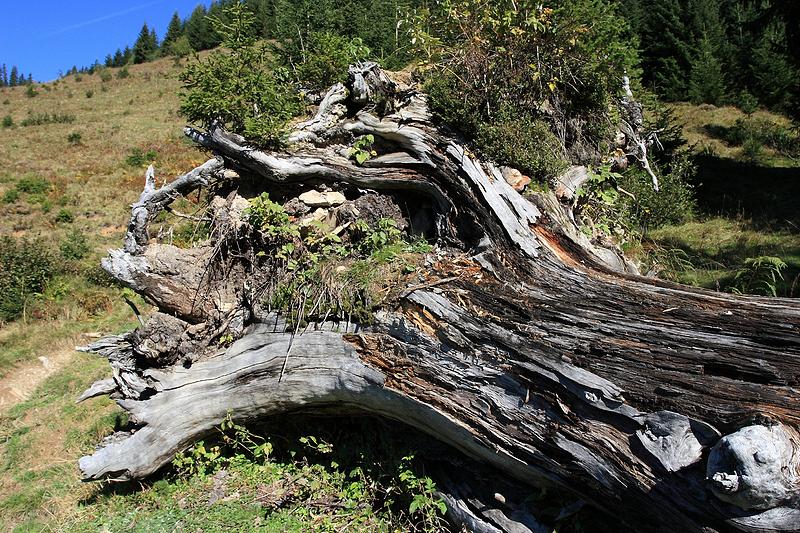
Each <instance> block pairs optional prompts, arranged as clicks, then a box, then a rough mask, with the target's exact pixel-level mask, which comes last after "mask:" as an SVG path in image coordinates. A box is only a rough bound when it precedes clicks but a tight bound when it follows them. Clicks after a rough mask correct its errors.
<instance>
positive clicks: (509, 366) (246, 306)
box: [80, 64, 800, 531]
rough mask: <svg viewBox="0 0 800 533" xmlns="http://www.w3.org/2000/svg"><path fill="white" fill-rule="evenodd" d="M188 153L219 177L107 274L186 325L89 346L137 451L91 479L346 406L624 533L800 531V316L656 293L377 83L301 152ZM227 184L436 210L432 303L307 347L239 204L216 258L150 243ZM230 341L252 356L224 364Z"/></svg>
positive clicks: (165, 196) (124, 439) (358, 77)
mask: <svg viewBox="0 0 800 533" xmlns="http://www.w3.org/2000/svg"><path fill="white" fill-rule="evenodd" d="M186 133H187V135H188V136H189V137H190V138H192V139H194V140H195V141H196V142H198V143H199V144H200V145H201V146H203V147H205V148H207V149H209V150H211V151H213V152H214V153H215V156H216V157H215V158H214V159H212V160H210V161H209V162H208V163H206V164H205V165H203V166H202V167H199V168H198V169H195V170H194V171H192V172H190V173H189V174H187V175H186V176H184V177H181V178H179V179H177V180H176V181H174V182H172V183H171V184H169V185H167V186H165V187H164V188H162V189H157V190H156V189H154V187H152V186H146V188H145V192H144V193H143V195H142V199H141V200H140V202H139V203H138V204H136V205H135V206H134V209H133V216H132V220H131V226H130V231H129V235H128V239H126V247H125V249H123V250H118V251H114V252H112V253H111V254H110V256H109V257H108V258H106V259H105V260H104V263H103V265H104V267H105V268H106V270H107V271H109V272H110V273H111V274H112V275H113V276H115V277H116V278H117V279H119V280H120V281H121V282H123V283H124V284H126V285H127V286H129V287H131V288H133V289H134V290H136V291H138V292H140V293H141V294H142V295H143V296H145V297H146V298H147V299H149V300H150V301H152V302H153V303H155V304H156V305H157V306H158V307H159V308H160V309H161V310H162V311H164V312H165V313H166V314H156V315H154V316H152V317H151V318H150V319H149V321H148V324H147V325H145V326H144V327H143V328H140V329H139V330H137V332H134V333H132V334H128V335H123V336H118V337H113V338H109V339H104V340H102V341H100V342H98V343H96V344H94V345H92V346H90V347H88V349H89V350H91V351H95V352H98V353H101V354H102V355H104V356H106V357H108V358H109V360H110V362H111V365H112V368H113V369H114V377H113V383H111V382H109V381H108V380H104V381H102V382H98V383H97V384H95V385H94V386H93V387H92V388H91V389H90V390H89V391H87V393H85V394H84V396H83V397H82V399H86V398H88V397H91V396H95V395H98V394H108V393H111V395H112V397H114V398H116V399H117V402H118V403H119V405H120V406H121V407H122V408H123V409H125V410H126V411H128V412H129V414H130V418H131V421H132V423H133V429H132V431H128V432H120V433H117V434H115V435H113V436H112V437H110V438H109V439H108V440H107V441H106V442H104V443H103V444H102V445H101V447H99V448H98V450H97V451H96V452H95V453H94V454H93V455H91V456H88V457H84V458H82V459H81V461H80V467H81V470H82V472H83V474H84V476H85V478H86V479H101V478H114V479H129V478H141V477H145V476H148V475H151V474H153V473H154V472H156V471H157V470H158V469H159V468H160V467H162V466H164V465H165V464H167V463H168V462H169V461H170V460H171V458H172V457H173V455H174V454H175V453H176V452H178V451H180V450H182V449H185V448H186V447H187V446H189V445H191V443H192V442H194V441H195V440H197V439H198V438H201V437H202V436H203V435H205V434H207V433H208V432H209V431H211V429H212V428H213V427H214V426H216V425H218V424H219V423H220V421H221V420H222V419H223V418H224V417H225V416H226V414H227V413H228V412H232V413H233V416H234V417H235V418H237V419H240V420H253V419H258V418H262V417H265V416H269V415H272V414H278V413H285V412H293V411H302V410H311V409H317V408H323V407H324V408H326V412H335V411H338V412H352V411H358V412H366V413H371V414H374V415H377V416H382V417H386V418H389V419H393V420H398V421H401V422H403V423H406V424H409V425H411V426H413V427H415V428H417V429H419V430H421V431H423V432H426V433H428V434H429V435H431V436H432V437H433V438H436V439H438V440H441V441H442V442H445V443H447V444H449V445H451V446H453V447H454V448H455V449H457V450H459V451H461V452H463V453H464V454H466V455H467V456H469V457H471V458H473V459H476V460H478V461H480V462H482V463H483V464H485V465H487V466H489V467H491V468H492V469H494V470H495V471H496V472H498V475H502V476H503V477H504V478H508V479H509V480H512V481H513V483H515V484H516V485H517V486H518V487H521V488H522V489H523V490H524V488H525V487H533V486H538V485H542V484H552V485H556V486H558V487H561V488H563V489H565V490H568V491H571V492H573V493H575V494H576V495H578V496H579V497H580V498H582V499H583V500H584V501H585V502H587V503H588V504H589V505H592V506H594V507H597V508H598V509H600V510H602V511H604V512H606V513H608V514H609V516H611V517H613V519H614V520H615V521H617V522H618V523H619V524H620V526H621V527H622V526H624V527H629V528H633V529H637V530H648V531H674V530H681V531H710V530H718V531H725V530H742V531H796V530H798V529H799V528H800V509H799V508H800V498H799V497H798V490H799V489H800V434H799V433H798V428H799V427H800V408H799V406H800V403H798V401H799V400H800V389H798V383H799V382H800V335H798V333H800V305H798V304H797V303H796V302H794V301H789V300H783V299H765V298H756V297H741V296H734V295H728V294H721V293H713V292H708V291H703V290H699V289H693V288H689V287H684V286H679V285H676V284H672V283H667V282H663V281H658V280H653V279H647V278H643V277H640V276H638V275H637V274H636V270H635V267H633V266H632V265H631V264H630V263H629V262H628V261H627V260H626V259H625V258H624V257H623V256H622V255H621V254H619V253H617V252H615V251H613V250H608V249H605V248H600V247H597V246H594V245H593V244H592V243H590V242H589V241H588V240H587V239H586V238H585V237H583V236H582V235H581V234H580V232H579V231H577V228H575V226H574V223H573V222H572V218H571V216H570V213H569V207H568V206H565V205H562V204H561V203H559V201H558V200H557V199H555V197H554V196H552V195H546V194H537V195H533V196H532V197H530V198H523V197H522V196H520V195H519V194H518V193H517V192H515V191H514V190H513V189H512V188H511V187H510V186H509V185H507V184H506V182H505V181H504V180H503V178H502V176H501V175H500V172H499V170H498V169H497V168H496V167H494V166H493V165H492V164H491V163H488V162H482V161H480V160H478V159H477V158H476V157H475V156H474V155H473V154H472V153H470V152H469V150H468V149H466V148H465V147H464V146H463V145H462V144H461V143H460V142H459V141H458V140H457V139H454V138H451V137H449V136H448V135H447V134H445V133H444V132H443V131H441V130H440V129H438V128H437V126H436V125H435V124H434V123H433V121H432V120H431V117H430V115H429V113H428V110H427V106H426V101H425V96H424V95H423V94H420V93H418V92H417V91H416V90H415V89H414V88H413V87H406V86H402V85H400V84H398V83H396V82H394V81H392V80H391V79H390V78H389V77H388V76H387V75H386V74H385V73H383V72H382V71H380V70H379V69H378V68H377V67H376V66H375V65H372V64H367V65H359V66H357V67H351V72H350V81H349V82H348V84H347V85H346V86H344V85H339V86H335V87H333V88H332V89H331V91H330V92H329V94H328V95H327V96H326V98H325V100H323V103H322V105H321V106H320V109H319V113H318V114H317V116H315V117H314V118H313V119H311V120H309V121H307V122H305V123H302V124H299V125H298V126H297V127H296V128H295V131H294V132H293V133H292V136H291V139H292V140H294V141H296V144H293V145H292V147H291V148H290V149H289V150H287V151H285V152H265V151H260V150H255V149H253V148H251V147H248V146H247V144H246V143H245V141H244V140H243V139H241V138H239V137H238V136H236V135H233V134H230V133H228V132H226V131H224V129H222V128H221V127H215V128H212V129H211V130H210V131H205V132H203V131H198V130H195V129H192V128H187V130H186ZM365 134H372V135H374V136H375V138H376V139H378V141H379V143H380V150H379V151H380V152H381V155H380V156H379V157H376V158H375V159H373V160H371V161H369V162H368V163H369V164H365V165H364V166H356V165H355V164H354V163H353V162H352V161H351V160H349V159H348V157H347V154H346V150H347V145H348V143H350V142H352V140H353V138H354V136H358V135H365ZM223 167H224V168H227V169H235V170H237V171H239V172H240V173H241V174H243V175H244V174H245V173H246V174H249V175H254V176H257V177H258V178H259V179H260V180H261V181H260V184H261V187H262V189H263V190H267V191H269V190H271V188H275V187H284V188H285V187H295V188H296V189H297V190H303V189H307V188H309V187H312V186H316V185H320V184H326V185H329V186H348V187H351V188H354V189H355V190H359V191H361V192H363V191H364V190H377V191H381V192H386V193H391V194H412V195H414V198H421V197H424V198H427V201H426V202H425V203H424V204H425V208H426V209H430V210H431V211H432V212H433V216H432V219H433V221H434V224H433V228H432V235H431V237H432V238H434V239H435V240H436V242H437V247H436V250H435V252H434V253H433V254H431V258H430V268H429V271H428V272H426V276H427V278H426V279H427V283H424V284H420V285H421V286H422V287H416V288H415V287H409V288H407V289H406V290H403V291H400V293H399V294H400V297H399V298H397V299H395V300H393V301H391V302H390V303H387V304H386V305H385V306H383V308H381V309H379V310H378V311H377V313H376V320H375V323H374V324H371V325H370V326H369V327H361V326H360V325H358V324H351V323H349V321H347V322H345V320H344V319H345V317H331V319H330V320H327V321H325V322H324V323H317V324H315V325H314V326H313V327H311V328H310V331H308V332H307V333H305V334H303V335H299V336H297V337H295V338H293V339H292V334H291V332H287V331H286V329H287V328H286V327H285V318H283V317H280V316H277V315H275V314H274V313H268V312H266V311H264V310H263V309H262V308H261V307H259V305H258V304H257V302H255V301H254V294H255V293H254V287H255V286H257V285H259V284H263V283H264V280H263V279H262V277H259V276H260V274H259V273H258V272H253V271H252V270H249V269H248V267H247V265H245V264H241V263H237V261H236V259H235V257H234V258H233V259H231V257H230V256H225V254H223V253H220V246H219V243H220V242H223V241H226V240H227V241H230V240H231V239H234V240H235V231H233V230H232V228H233V227H235V226H236V224H235V223H228V222H226V221H229V219H230V217H228V218H226V216H227V215H226V213H230V212H231V209H232V207H231V206H232V205H233V204H232V202H231V200H230V198H229V199H228V200H227V201H221V202H220V210H219V214H218V216H216V217H215V224H214V230H213V231H212V236H213V241H215V242H212V243H210V244H209V245H208V246H205V247H200V248H197V249H192V250H181V249H178V248H175V247H171V246H165V245H161V244H157V243H149V242H148V239H147V223H148V222H149V220H152V218H153V217H154V216H155V215H156V214H158V212H159V211H160V210H161V209H163V208H164V206H166V205H167V204H168V203H169V201H171V199H174V195H173V192H174V191H178V192H181V193H185V192H187V191H188V190H189V189H191V188H194V187H197V186H203V185H208V184H224V183H225V182H226V181H230V178H228V177H226V176H228V174H226V173H225V172H223ZM201 178H202V179H201ZM148 183H150V182H149V181H148ZM170 187H171V188H170ZM167 188H170V189H167ZM234 203H235V202H234ZM417 203H419V204H420V205H422V203H420V202H417ZM223 204H224V205H223ZM226 210H227V211H226ZM143 213H144V214H143ZM234 218H235V217H234ZM232 235H233V237H232ZM437 280H438V281H437ZM198 295H200V296H199V297H198ZM169 315H172V316H169ZM165 317H166V318H165ZM337 320H339V322H337ZM165 331H166V332H168V334H165V333H164V332H165ZM222 331H231V332H234V333H235V334H236V336H237V337H238V340H237V341H236V342H235V343H234V344H233V345H232V346H230V347H229V348H227V349H225V350H218V349H217V348H216V344H215V343H214V342H213V340H214V339H216V338H217V337H218V336H219V334H220V332H222ZM290 343H291V351H290V357H289V358H288V359H287V358H286V354H287V350H288V348H289V346H290ZM284 363H285V364H286V372H285V375H284V377H283V379H279V376H280V374H281V369H282V367H283V365H284ZM462 488H463V487H462ZM461 493H466V492H465V491H464V490H462V491H460V492H459V491H458V490H455V489H454V490H453V491H451V492H449V493H448V495H447V498H446V499H447V501H448V502H449V504H450V506H451V507H452V510H453V512H452V513H451V515H452V516H454V517H460V518H457V519H458V520H460V521H462V522H463V523H465V524H468V526H469V527H470V528H474V529H477V530H485V531H497V530H512V529H514V528H527V529H520V530H522V531H524V530H536V526H535V524H534V522H535V521H534V520H533V519H529V518H530V517H528V518H525V517H522V518H521V517H520V516H519V515H514V514H513V513H510V512H508V510H507V509H506V510H505V511H504V510H503V509H502V508H501V507H499V506H496V505H495V506H493V505H491V504H490V505H484V504H481V505H477V506H476V505H475V503H474V502H475V501H478V500H479V498H478V499H476V498H472V499H468V498H466V497H463V495H462V496H459V494H461ZM470 502H472V503H470ZM498 513H499V514H498Z"/></svg>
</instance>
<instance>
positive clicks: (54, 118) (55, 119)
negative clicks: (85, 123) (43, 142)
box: [20, 113, 75, 127]
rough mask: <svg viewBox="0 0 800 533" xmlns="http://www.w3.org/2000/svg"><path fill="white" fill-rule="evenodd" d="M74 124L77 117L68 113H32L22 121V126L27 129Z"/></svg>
mask: <svg viewBox="0 0 800 533" xmlns="http://www.w3.org/2000/svg"><path fill="white" fill-rule="evenodd" d="M73 122H75V115H70V114H68V113H30V114H29V115H28V116H27V117H25V118H24V119H22V122H20V125H21V126H23V127H27V126H41V125H44V124H72V123H73Z"/></svg>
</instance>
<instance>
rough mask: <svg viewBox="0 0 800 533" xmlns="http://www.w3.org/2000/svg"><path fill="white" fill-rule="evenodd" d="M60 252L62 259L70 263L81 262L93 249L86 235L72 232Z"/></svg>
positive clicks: (76, 231) (68, 234) (60, 247)
mask: <svg viewBox="0 0 800 533" xmlns="http://www.w3.org/2000/svg"><path fill="white" fill-rule="evenodd" d="M59 251H60V252H61V257H62V258H64V259H66V260H68V261H79V260H81V259H83V258H84V257H86V256H87V255H88V254H89V252H90V251H91V248H90V247H89V243H88V242H87V241H86V235H84V234H83V233H82V232H81V231H79V230H72V231H70V232H69V233H67V236H66V237H65V238H64V240H63V241H62V242H61V245H60V246H59ZM88 278H89V276H87V279H88ZM89 281H90V282H91V281H92V280H91V279H89Z"/></svg>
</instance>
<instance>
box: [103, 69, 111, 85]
mask: <svg viewBox="0 0 800 533" xmlns="http://www.w3.org/2000/svg"><path fill="white" fill-rule="evenodd" d="M112 78H113V76H112V75H111V72H109V71H108V70H107V69H103V70H101V71H100V81H102V82H103V83H108V82H110V81H111V79H112Z"/></svg>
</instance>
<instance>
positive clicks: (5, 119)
mask: <svg viewBox="0 0 800 533" xmlns="http://www.w3.org/2000/svg"><path fill="white" fill-rule="evenodd" d="M13 125H14V119H13V118H11V115H6V116H4V117H3V128H10V127H12V126H13Z"/></svg>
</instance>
